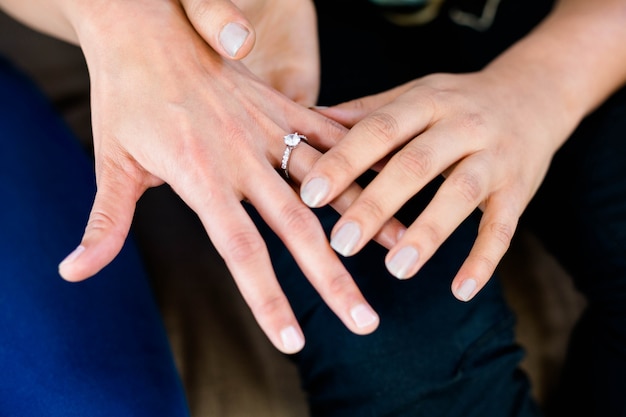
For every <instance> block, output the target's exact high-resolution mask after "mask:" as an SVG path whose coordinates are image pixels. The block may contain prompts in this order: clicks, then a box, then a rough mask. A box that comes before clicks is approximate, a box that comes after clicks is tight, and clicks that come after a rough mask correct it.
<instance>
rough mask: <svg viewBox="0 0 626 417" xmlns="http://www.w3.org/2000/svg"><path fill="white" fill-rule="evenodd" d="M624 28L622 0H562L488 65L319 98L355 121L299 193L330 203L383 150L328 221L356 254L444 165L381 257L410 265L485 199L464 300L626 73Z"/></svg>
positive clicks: (393, 266)
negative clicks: (428, 195) (558, 158)
mask: <svg viewBox="0 0 626 417" xmlns="http://www.w3.org/2000/svg"><path fill="white" fill-rule="evenodd" d="M624 39H626V3H624V1H623V0H603V1H598V2H589V1H586V0H562V1H560V2H558V4H557V5H556V7H555V9H554V10H553V11H552V13H551V14H550V15H549V16H548V17H547V18H546V19H545V20H544V21H543V22H542V24H540V25H539V26H538V27H537V28H536V29H535V30H534V31H533V32H531V33H530V34H529V35H527V36H526V37H525V38H523V39H522V40H520V41H519V42H517V43H516V44H514V45H512V46H511V47H510V48H509V49H508V50H507V51H505V52H504V53H503V54H502V55H501V56H499V57H497V58H496V59H495V60H494V61H493V62H491V63H490V64H489V65H487V66H486V67H485V68H484V69H482V70H481V71H478V72H475V73H468V74H455V75H453V74H433V75H429V76H426V77H424V78H420V79H417V80H414V81H412V82H409V83H407V84H405V85H401V86H399V87H397V88H394V89H392V90H389V91H386V92H382V93H380V94H377V95H373V96H369V97H364V98H360V99H357V100H354V101H351V102H347V103H343V104H339V105H337V106H334V107H331V108H327V109H320V110H319V111H320V112H321V113H322V114H324V115H326V116H329V117H332V118H333V119H335V120H337V121H339V122H340V123H342V124H343V125H345V126H348V127H350V128H351V129H350V131H349V133H347V134H346V135H345V137H343V138H342V140H341V141H340V142H339V143H338V144H337V145H335V146H333V147H332V148H331V149H330V150H329V151H328V152H326V153H325V154H324V155H323V156H322V157H321V158H320V159H319V161H318V162H317V163H316V164H315V165H314V166H313V167H312V169H311V170H310V172H309V173H308V174H307V175H306V177H305V178H304V180H303V184H304V186H303V187H302V190H301V196H302V198H303V200H304V201H305V202H306V203H307V204H308V205H309V206H311V207H318V206H323V205H325V204H327V203H328V202H329V201H332V199H333V198H335V196H337V195H338V194H339V193H340V192H341V191H342V190H344V189H345V188H346V186H347V185H348V184H350V183H351V182H352V181H353V180H354V179H355V178H357V177H358V176H359V175H360V174H361V173H363V172H364V171H366V170H367V169H368V168H369V167H371V166H373V165H374V164H376V163H377V161H381V160H383V161H386V163H385V164H384V167H383V168H382V170H381V171H380V173H379V175H378V176H377V177H376V179H375V180H374V181H372V182H371V183H370V184H369V185H368V186H367V187H366V188H365V189H364V190H363V192H362V193H361V195H360V196H359V197H358V198H357V199H356V200H355V201H354V202H353V203H352V205H351V206H350V207H349V208H348V209H347V210H346V211H345V212H344V213H343V215H342V217H341V219H340V220H339V221H338V222H337V224H336V225H335V227H334V229H333V231H332V235H331V245H333V247H335V248H336V249H337V250H338V251H339V252H340V253H342V255H344V256H350V255H352V254H354V253H357V252H358V251H359V250H360V249H361V248H362V247H363V246H364V245H365V244H366V243H367V242H368V241H369V240H370V239H371V237H372V236H374V234H375V233H376V232H377V231H378V230H379V229H380V227H381V226H382V225H383V224H384V222H385V221H386V220H387V219H389V218H391V216H393V214H394V213H395V212H396V211H397V210H398V209H399V208H400V207H401V206H402V205H403V204H404V203H405V202H406V201H408V200H409V198H411V196H413V195H415V194H416V193H417V192H419V191H420V190H421V189H422V187H423V186H424V185H425V184H427V183H428V182H430V181H431V180H432V179H434V178H435V177H437V176H439V175H443V176H444V177H445V180H444V182H443V184H442V186H441V187H440V189H439V190H438V193H437V194H436V196H435V198H434V199H433V200H432V202H431V203H430V205H429V206H428V207H427V208H426V209H425V211H424V212H423V213H421V214H420V216H419V217H418V218H417V219H416V220H415V222H414V223H413V224H411V225H410V226H409V228H408V230H407V232H406V233H405V234H404V235H403V236H402V238H401V239H400V240H399V241H398V243H397V244H396V245H395V246H394V247H393V248H391V250H390V251H389V253H388V255H387V257H386V263H387V267H388V269H389V270H390V272H391V273H393V274H394V275H395V276H397V277H398V278H399V279H406V278H409V277H411V276H413V275H415V274H416V273H417V271H418V270H419V269H420V268H421V267H422V266H423V265H424V264H425V263H426V262H427V261H428V259H429V258H430V257H431V256H432V254H433V253H434V252H435V251H436V250H437V248H438V247H439V246H440V245H441V244H442V243H443V241H444V240H445V239H446V238H447V237H448V236H449V235H450V234H451V233H452V232H453V231H454V230H455V229H456V227H457V226H458V225H459V224H460V223H461V222H462V221H463V220H464V219H465V218H466V217H467V216H468V215H469V214H470V213H472V212H473V211H474V210H475V209H476V208H480V209H481V210H482V211H483V215H482V220H481V223H480V226H479V230H478V235H477V237H476V240H475V242H474V245H473V248H472V250H471V252H470V253H469V255H468V257H467V259H466V260H465V262H464V263H463V265H462V267H461V268H460V270H459V271H458V273H457V275H456V277H455V278H454V281H453V282H452V291H453V293H454V294H455V296H456V297H457V298H458V299H460V300H463V301H468V300H470V299H472V297H474V296H475V294H476V293H477V292H478V291H480V289H481V288H482V287H483V286H484V285H485V284H486V282H487V281H488V280H489V278H490V277H491V276H492V274H493V272H494V270H495V269H496V266H497V265H498V263H499V261H500V260H501V258H502V257H503V255H504V254H505V252H506V250H507V249H508V247H509V244H510V242H511V239H512V237H513V234H514V232H515V229H516V226H517V222H518V219H519V217H520V215H521V214H522V212H523V211H524V209H525V208H526V206H527V204H528V202H529V201H530V199H531V198H532V197H533V195H534V194H535V192H536V190H537V188H538V187H539V185H540V184H541V182H542V180H543V178H544V176H545V174H546V171H547V169H548V166H549V164H550V161H551V159H552V157H553V155H554V153H555V152H556V151H557V150H558V149H559V147H560V146H561V145H562V144H563V143H564V142H565V141H566V140H567V138H568V137H569V135H570V134H571V133H572V132H573V130H574V129H575V128H576V126H577V125H578V124H579V123H580V121H581V120H582V118H583V117H584V116H586V115H587V114H589V113H590V112H591V111H593V110H594V109H595V108H596V107H597V106H598V105H599V104H600V103H602V102H603V101H604V100H605V99H607V98H608V97H609V95H610V94H611V93H613V92H614V91H616V90H617V89H618V88H619V87H621V86H622V85H624V83H625V82H626V48H625V47H624V43H623V40H624ZM313 180H314V181H313ZM346 224H350V225H351V228H352V230H356V232H355V233H354V235H353V236H354V237H355V239H354V240H355V243H354V244H353V245H345V241H346V236H345V234H343V233H339V231H340V230H341V229H342V227H343V226H345V225H346ZM348 229H350V227H349V228H348ZM407 248H408V249H407Z"/></svg>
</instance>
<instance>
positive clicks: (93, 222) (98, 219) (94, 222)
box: [87, 210, 115, 231]
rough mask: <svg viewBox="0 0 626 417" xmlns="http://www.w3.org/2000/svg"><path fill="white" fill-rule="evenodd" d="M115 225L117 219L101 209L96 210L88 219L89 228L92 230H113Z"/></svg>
mask: <svg viewBox="0 0 626 417" xmlns="http://www.w3.org/2000/svg"><path fill="white" fill-rule="evenodd" d="M114 227H115V220H114V219H113V217H111V216H110V215H109V214H107V213H105V212H104V211H101V210H94V211H92V212H91V215H90V216H89V220H88V221H87V228H88V229H91V230H101V231H103V230H111V229H113V228H114Z"/></svg>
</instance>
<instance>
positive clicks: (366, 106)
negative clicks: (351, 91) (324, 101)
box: [313, 87, 405, 128]
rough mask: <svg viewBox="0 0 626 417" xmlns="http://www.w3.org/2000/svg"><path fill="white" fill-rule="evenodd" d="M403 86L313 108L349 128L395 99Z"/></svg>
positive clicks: (402, 89)
mask: <svg viewBox="0 0 626 417" xmlns="http://www.w3.org/2000/svg"><path fill="white" fill-rule="evenodd" d="M404 90H405V88H403V87H397V88H394V89H391V90H388V91H385V92H383V93H379V94H374V95H371V96H367V97H361V98H357V99H354V100H350V101H346V102H343V103H339V104H336V105H334V106H330V107H328V106H316V107H313V110H315V111H316V112H318V113H320V114H323V115H324V116H326V117H329V118H331V119H333V120H335V121H337V122H339V123H341V124H342V125H343V126H345V127H348V128H351V127H352V126H354V125H355V124H357V123H358V122H359V121H360V120H361V119H363V118H364V117H366V116H367V115H368V114H370V113H372V112H373V111H374V110H376V109H379V108H381V107H383V106H384V105H386V104H388V103H389V102H390V101H391V100H393V99H395V98H396V97H397V96H398V95H399V94H400V93H401V91H404Z"/></svg>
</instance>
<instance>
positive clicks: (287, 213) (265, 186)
mask: <svg viewBox="0 0 626 417" xmlns="http://www.w3.org/2000/svg"><path fill="white" fill-rule="evenodd" d="M268 168H269V167H268ZM273 184H276V186H274V185H273ZM246 188H247V190H249V192H248V194H247V195H248V198H249V200H250V202H251V203H252V204H253V205H254V206H255V207H256V209H257V210H258V212H259V213H260V214H261V216H262V217H263V219H264V220H265V222H266V223H267V224H268V225H269V226H270V227H271V228H272V230H274V232H276V234H277V235H278V236H279V237H280V238H281V240H282V241H283V242H284V243H285V246H286V247H287V248H288V249H289V251H290V252H291V254H292V255H293V257H294V259H295V261H296V262H297V264H298V266H299V267H300V269H301V270H302V272H303V273H304V275H305V276H306V277H307V278H308V279H309V281H310V282H311V284H312V285H313V287H314V288H315V289H316V290H317V291H318V293H319V294H320V296H321V297H322V299H324V301H325V302H326V304H327V305H328V306H329V307H330V309H331V310H333V311H334V312H335V314H336V315H337V316H338V317H339V318H340V320H341V321H342V322H343V323H344V325H345V326H346V327H347V328H348V329H350V330H351V331H352V332H354V333H356V334H367V333H371V332H372V331H374V330H375V329H376V327H377V326H378V322H379V319H378V315H377V314H376V313H375V312H374V310H373V309H372V308H371V307H370V306H369V304H368V303H367V301H366V300H365V298H364V297H363V295H362V294H361V292H360V290H359V289H358V287H357V286H356V284H355V282H354V281H353V279H352V277H351V276H350V274H349V273H348V271H347V270H346V268H345V267H344V265H343V264H342V263H341V261H340V260H339V259H338V258H337V256H336V254H335V253H334V252H333V250H332V249H331V248H330V246H329V245H328V241H327V239H326V235H325V233H324V231H323V229H322V227H321V225H320V223H319V221H318V219H317V217H316V216H315V215H314V214H313V212H312V211H311V209H309V208H308V207H306V206H305V205H304V204H303V203H302V202H301V201H300V199H299V198H298V196H297V194H295V193H294V192H293V190H292V189H291V188H290V187H289V185H288V184H286V183H285V182H284V181H283V180H282V179H281V178H280V177H279V175H278V174H277V173H276V172H275V171H274V170H272V169H271V168H270V169H268V170H266V171H265V172H263V173H260V175H257V176H255V177H252V178H250V181H249V184H247V187H246Z"/></svg>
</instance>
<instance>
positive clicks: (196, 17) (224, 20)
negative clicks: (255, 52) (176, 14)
mask: <svg viewBox="0 0 626 417" xmlns="http://www.w3.org/2000/svg"><path fill="white" fill-rule="evenodd" d="M181 4H182V5H183V7H184V9H185V12H186V13H187V17H188V18H189V20H190V21H191V23H192V24H193V26H194V28H195V29H196V31H197V32H198V33H199V34H200V36H202V38H203V39H204V40H205V41H206V42H207V43H208V44H209V45H210V46H211V47H212V48H213V49H214V50H215V51H217V52H218V53H219V54H220V55H222V56H224V57H226V58H230V59H237V60H239V59H241V58H243V57H245V56H246V55H248V54H249V53H250V51H251V50H252V47H253V46H254V41H255V33H254V29H253V28H252V25H251V24H250V22H249V21H248V19H246V17H245V16H244V15H243V13H242V12H241V10H239V9H238V8H237V6H235V5H234V4H233V3H232V2H231V1H230V0H181Z"/></svg>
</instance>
